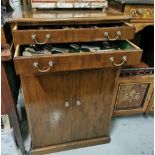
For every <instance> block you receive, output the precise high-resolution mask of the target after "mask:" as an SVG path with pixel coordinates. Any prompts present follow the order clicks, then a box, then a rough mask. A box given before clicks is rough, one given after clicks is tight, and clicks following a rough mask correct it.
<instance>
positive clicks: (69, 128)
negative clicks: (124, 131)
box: [10, 7, 142, 155]
mask: <svg viewBox="0 0 155 155" xmlns="http://www.w3.org/2000/svg"><path fill="white" fill-rule="evenodd" d="M120 19H121V20H120ZM129 20H130V17H129V16H125V15H123V14H122V13H119V12H117V11H113V10H110V9H108V10H107V11H106V12H102V11H101V10H89V11H88V10H83V11H73V10H69V11H54V10H52V11H50V10H46V11H45V10H44V11H41V10H38V11H33V10H31V9H30V8H27V7H23V8H22V9H21V8H19V9H17V10H15V12H14V13H13V14H12V18H11V19H10V24H11V27H12V33H13V38H14V44H15V47H16V50H15V55H14V64H15V69H16V73H17V74H19V75H20V79H21V85H22V89H23V94H24V99H25V107H26V112H27V117H28V124H29V129H30V134H31V139H32V149H31V153H32V154H33V155H39V154H40V155H43V154H47V153H50V152H55V151H61V150H66V149H71V148H78V147H83V146H89V145H96V144H101V143H107V142H109V141H110V137H109V127H110V122H111V115H112V112H113V106H114V104H112V103H113V102H112V100H113V93H114V92H115V84H116V82H117V79H118V76H119V69H120V67H121V66H122V65H124V66H128V65H136V64H139V62H140V60H141V56H142V50H141V49H140V48H139V47H137V46H136V45H134V44H133V43H131V42H130V41H128V40H127V39H132V38H133V37H134V30H135V28H134V27H133V26H132V25H130V24H127V23H126V22H127V21H129ZM128 32H130V33H128ZM103 41H108V43H109V44H113V45H116V46H117V48H112V49H111V50H104V49H102V48H101V47H102V46H103ZM47 43H48V44H50V45H52V47H53V46H57V47H61V46H62V45H65V46H69V45H70V44H74V46H75V44H76V47H77V46H80V47H81V46H82V45H83V44H84V45H85V47H88V48H91V49H92V46H93V47H94V46H95V47H96V46H97V49H96V50H95V51H94V50H93V51H91V50H89V51H85V52H84V51H82V52H81V50H80V51H76V52H75V51H74V52H73V51H70V50H69V51H68V52H67V53H65V52H63V53H57V54H52V53H50V54H36V53H34V55H31V56H28V55H24V54H23V53H24V51H25V49H26V48H29V47H30V46H31V47H32V46H35V45H38V44H39V46H43V45H46V44H47ZM29 44H30V45H29ZM106 44H107V43H106ZM64 51H65V48H64Z"/></svg>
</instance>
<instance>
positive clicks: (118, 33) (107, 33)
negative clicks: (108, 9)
mask: <svg viewBox="0 0 155 155" xmlns="http://www.w3.org/2000/svg"><path fill="white" fill-rule="evenodd" d="M121 35H122V34H121V31H117V36H116V37H115V38H110V37H109V32H104V36H105V37H106V38H107V39H108V40H109V41H115V40H117V39H118V38H119V37H121Z"/></svg>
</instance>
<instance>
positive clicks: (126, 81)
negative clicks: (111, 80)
mask: <svg viewBox="0 0 155 155" xmlns="http://www.w3.org/2000/svg"><path fill="white" fill-rule="evenodd" d="M153 79H154V77H153V76H144V75H143V76H136V77H126V78H119V80H118V85H117V88H118V89H117V96H116V98H115V99H116V100H115V107H114V112H113V114H114V116H116V115H117V116H118V115H130V114H139V113H145V111H146V110H147V106H148V104H149V101H150V98H151V95H152V92H153Z"/></svg>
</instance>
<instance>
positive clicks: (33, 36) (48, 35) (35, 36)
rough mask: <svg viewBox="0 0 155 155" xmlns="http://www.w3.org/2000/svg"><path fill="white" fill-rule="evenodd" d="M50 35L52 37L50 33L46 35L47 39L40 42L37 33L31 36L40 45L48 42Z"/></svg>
mask: <svg viewBox="0 0 155 155" xmlns="http://www.w3.org/2000/svg"><path fill="white" fill-rule="evenodd" d="M50 37H51V35H50V34H46V36H45V41H43V42H39V41H38V40H37V35H36V34H32V36H31V38H32V40H33V41H35V43H36V44H38V45H43V44H46V43H47V41H48V39H49V38H50Z"/></svg>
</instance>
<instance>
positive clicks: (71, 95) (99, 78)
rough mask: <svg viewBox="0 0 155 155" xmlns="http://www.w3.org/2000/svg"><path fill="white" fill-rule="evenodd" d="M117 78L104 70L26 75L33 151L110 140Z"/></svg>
mask: <svg viewBox="0 0 155 155" xmlns="http://www.w3.org/2000/svg"><path fill="white" fill-rule="evenodd" d="M116 74H117V69H115V70H110V69H107V70H102V69H101V70H87V71H76V72H60V73H50V74H44V75H22V76H21V82H22V86H23V94H24V99H25V104H26V105H25V106H26V111H27V114H28V120H29V128H30V133H31V138H32V148H39V147H45V146H50V145H56V144H63V143H65V142H74V141H77V140H83V139H85V140H87V139H91V138H99V137H105V136H108V131H109V126H108V124H109V123H110V117H109V116H110V115H109V113H110V108H109V106H110V103H111V102H112V101H111V100H112V93H111V92H113V88H114V82H115V79H114V78H113V77H115V76H116ZM105 75H106V76H105ZM107 75H108V76H107ZM109 77H111V78H109ZM49 81H53V82H49ZM73 82H74V83H73ZM47 83H48V85H47ZM90 83H92V84H93V85H90ZM32 86H33V87H32ZM103 89H104V91H103ZM51 92H52V93H51ZM109 94H111V95H109ZM78 100H79V101H80V102H81V105H79V106H77V105H76V102H77V101H78ZM66 102H68V103H69V107H65V103H66ZM34 111H35V113H34ZM103 111H104V113H103ZM93 113H94V114H93ZM88 114H89V115H88ZM86 122H87V123H86ZM101 122H102V123H101ZM40 124H42V125H41V126H40ZM47 130H48V132H47ZM38 135H39V136H38Z"/></svg>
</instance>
